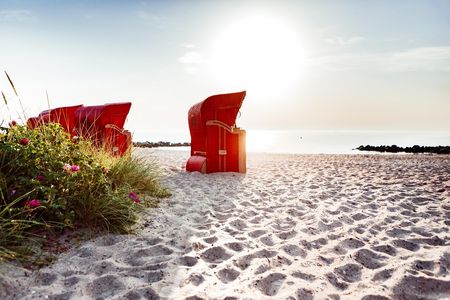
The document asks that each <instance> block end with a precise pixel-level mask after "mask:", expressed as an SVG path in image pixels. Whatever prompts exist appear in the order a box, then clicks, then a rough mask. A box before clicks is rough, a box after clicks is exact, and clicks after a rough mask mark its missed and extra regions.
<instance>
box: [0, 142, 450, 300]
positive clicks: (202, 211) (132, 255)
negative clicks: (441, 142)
mask: <svg viewBox="0 0 450 300" xmlns="http://www.w3.org/2000/svg"><path fill="white" fill-rule="evenodd" d="M136 155H142V156H148V157H154V158H156V159H157V160H158V161H159V162H160V164H161V166H162V168H163V169H164V171H165V172H166V175H167V177H166V179H165V183H166V184H167V185H168V186H169V187H170V188H171V189H172V191H173V196H172V197H171V198H170V199H168V200H164V201H163V203H162V205H161V207H160V208H158V209H154V210H149V211H147V212H146V213H145V214H144V216H143V220H142V223H141V224H140V226H141V227H142V229H141V230H140V232H139V233H138V234H137V235H135V236H125V235H108V236H104V237H99V238H97V239H95V240H92V241H89V242H86V243H84V244H83V245H81V246H80V247H78V248H76V249H72V250H71V251H69V252H68V253H65V254H63V255H61V256H60V258H59V259H58V260H57V261H56V262H55V263H54V264H53V265H52V266H50V267H47V268H44V269H42V270H40V271H38V272H34V273H29V272H27V271H25V270H23V269H20V268H18V267H11V266H7V265H3V266H2V267H1V268H2V271H3V274H4V275H2V277H0V287H1V291H0V296H1V297H2V298H11V299H36V298H49V299H69V298H72V299H105V298H111V299H159V298H161V299H228V300H231V299H365V300H368V299H372V300H375V299H391V298H392V299H440V298H441V299H445V298H448V297H450V273H449V272H450V233H449V228H450V157H448V156H447V157H444V156H441V157H440V156H409V155H399V156H385V155H367V156H365V155H274V154H271V155H269V154H249V156H248V174H246V175H242V174H231V173H229V174H209V175H202V174H199V173H186V172H185V171H184V169H183V165H184V163H185V161H186V159H187V157H188V153H187V152H186V151H173V150H163V149H157V150H149V149H137V150H136ZM25 272H26V274H27V275H24V273H25Z"/></svg>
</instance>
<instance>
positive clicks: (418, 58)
mask: <svg viewBox="0 0 450 300" xmlns="http://www.w3.org/2000/svg"><path fill="white" fill-rule="evenodd" d="M307 65H308V66H309V67H312V68H325V69H328V70H333V71H346V70H375V71H384V72H412V71H422V72H424V71H425V72H450V47H448V46H442V47H420V48H412V49H407V50H403V51H398V52H379V53H362V54H345V55H327V56H321V57H316V58H311V59H310V60H309V61H308V64H307Z"/></svg>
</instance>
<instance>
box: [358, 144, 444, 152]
mask: <svg viewBox="0 0 450 300" xmlns="http://www.w3.org/2000/svg"><path fill="white" fill-rule="evenodd" d="M356 149H357V150H360V151H376V152H387V153H398V152H405V153H433V154H450V146H419V145H414V146H412V147H399V146H397V145H392V146H385V145H382V146H370V145H366V146H363V145H361V146H359V147H358V148H356Z"/></svg>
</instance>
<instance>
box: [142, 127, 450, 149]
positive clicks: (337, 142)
mask: <svg viewBox="0 0 450 300" xmlns="http://www.w3.org/2000/svg"><path fill="white" fill-rule="evenodd" d="M133 140H134V141H139V142H145V141H149V142H158V141H164V142H172V143H176V142H190V136H189V132H188V131H177V130H172V131H165V132H164V131H163V132H157V133H156V132H154V133H150V132H135V133H134V135H133ZM246 144H247V145H246V146H247V152H265V153H298V154H362V153H364V154H367V152H365V151H359V150H356V148H357V147H359V146H361V145H372V146H381V145H397V146H400V147H411V146H414V145H419V146H450V131H357V130H345V131H344V130H252V129H250V130H247V138H246ZM180 149H183V147H174V148H173V150H180Z"/></svg>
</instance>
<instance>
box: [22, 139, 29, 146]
mask: <svg viewBox="0 0 450 300" xmlns="http://www.w3.org/2000/svg"><path fill="white" fill-rule="evenodd" d="M29 142H30V140H29V139H27V138H22V139H21V140H20V143H21V144H22V145H24V146H26V145H28V143H29Z"/></svg>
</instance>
